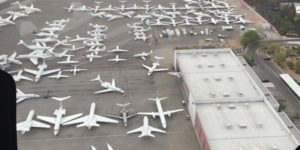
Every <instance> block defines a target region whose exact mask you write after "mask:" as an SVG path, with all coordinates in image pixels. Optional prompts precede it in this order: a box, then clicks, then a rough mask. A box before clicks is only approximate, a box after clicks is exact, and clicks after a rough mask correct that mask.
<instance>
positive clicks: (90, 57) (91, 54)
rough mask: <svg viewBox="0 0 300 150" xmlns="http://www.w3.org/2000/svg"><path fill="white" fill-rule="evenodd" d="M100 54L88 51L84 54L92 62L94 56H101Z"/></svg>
mask: <svg viewBox="0 0 300 150" xmlns="http://www.w3.org/2000/svg"><path fill="white" fill-rule="evenodd" d="M101 57H102V56H100V55H97V54H94V53H90V54H87V55H86V58H88V59H89V61H90V62H93V60H94V58H101Z"/></svg>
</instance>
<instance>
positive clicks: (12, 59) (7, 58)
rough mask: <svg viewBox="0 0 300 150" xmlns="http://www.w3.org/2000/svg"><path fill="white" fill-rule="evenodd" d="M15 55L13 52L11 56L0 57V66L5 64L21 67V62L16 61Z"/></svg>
mask: <svg viewBox="0 0 300 150" xmlns="http://www.w3.org/2000/svg"><path fill="white" fill-rule="evenodd" d="M16 56H17V53H16V52H14V53H13V54H12V55H10V56H8V55H0V61H1V62H0V65H5V64H11V63H13V64H18V65H22V62H21V61H19V60H17V59H16Z"/></svg>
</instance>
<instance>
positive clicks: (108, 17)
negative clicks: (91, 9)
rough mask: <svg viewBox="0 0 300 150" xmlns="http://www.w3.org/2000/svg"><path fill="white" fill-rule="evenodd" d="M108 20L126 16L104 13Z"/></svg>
mask: <svg viewBox="0 0 300 150" xmlns="http://www.w3.org/2000/svg"><path fill="white" fill-rule="evenodd" d="M103 16H104V17H105V18H106V19H107V20H106V21H112V20H115V19H119V18H124V16H122V15H112V14H104V15H103Z"/></svg>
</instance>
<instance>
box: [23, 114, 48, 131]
mask: <svg viewBox="0 0 300 150" xmlns="http://www.w3.org/2000/svg"><path fill="white" fill-rule="evenodd" d="M33 116H34V110H31V111H30V112H29V114H28V116H27V118H26V120H25V121H23V122H19V123H17V131H21V132H22V134H24V133H25V132H27V131H30V129H31V127H34V128H50V126H49V125H47V124H44V123H41V122H38V121H35V120H32V119H33Z"/></svg>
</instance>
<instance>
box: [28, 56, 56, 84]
mask: <svg viewBox="0 0 300 150" xmlns="http://www.w3.org/2000/svg"><path fill="white" fill-rule="evenodd" d="M47 67H48V65H47V64H46V62H45V60H44V61H43V64H41V65H38V66H37V68H38V70H31V69H24V70H25V71H26V72H28V73H31V74H34V75H35V79H34V81H35V82H38V81H39V80H40V78H41V76H44V75H48V74H51V73H54V72H58V71H60V70H61V69H53V70H47V71H45V69H47Z"/></svg>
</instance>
